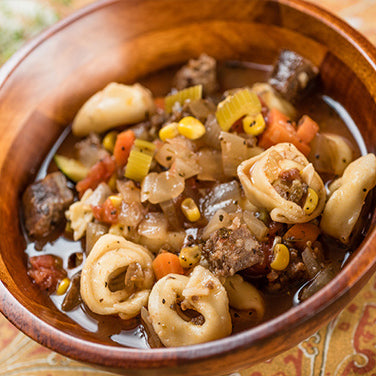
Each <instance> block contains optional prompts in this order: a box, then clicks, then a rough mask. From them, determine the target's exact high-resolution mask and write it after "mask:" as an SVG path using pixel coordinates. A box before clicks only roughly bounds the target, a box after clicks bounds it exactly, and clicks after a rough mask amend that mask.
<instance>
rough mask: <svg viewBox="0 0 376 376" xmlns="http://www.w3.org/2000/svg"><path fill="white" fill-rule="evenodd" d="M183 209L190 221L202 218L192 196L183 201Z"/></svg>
mask: <svg viewBox="0 0 376 376" xmlns="http://www.w3.org/2000/svg"><path fill="white" fill-rule="evenodd" d="M181 211H182V212H183V214H184V216H185V218H187V219H188V221H190V222H197V221H198V220H199V219H200V218H201V214H200V210H199V209H198V207H197V205H196V203H195V202H194V200H193V199H192V198H190V197H189V198H186V199H185V200H184V201H183V202H182V203H181Z"/></svg>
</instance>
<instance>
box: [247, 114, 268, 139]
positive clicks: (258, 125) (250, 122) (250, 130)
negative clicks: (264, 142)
mask: <svg viewBox="0 0 376 376" xmlns="http://www.w3.org/2000/svg"><path fill="white" fill-rule="evenodd" d="M242 123H243V129H244V132H245V133H247V134H250V135H252V136H258V135H260V134H261V133H262V132H264V130H265V120H264V117H263V116H262V114H261V113H260V114H257V115H247V116H246V117H244V118H243V121H242Z"/></svg>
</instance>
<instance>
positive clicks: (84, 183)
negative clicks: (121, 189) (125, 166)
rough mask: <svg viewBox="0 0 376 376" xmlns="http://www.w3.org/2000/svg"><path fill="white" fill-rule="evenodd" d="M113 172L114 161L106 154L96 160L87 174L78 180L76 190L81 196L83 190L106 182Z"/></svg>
mask: <svg viewBox="0 0 376 376" xmlns="http://www.w3.org/2000/svg"><path fill="white" fill-rule="evenodd" d="M114 172H115V161H114V160H113V159H112V158H111V157H110V156H107V157H105V158H103V159H102V160H100V161H99V162H97V163H96V164H95V165H94V166H93V167H92V168H91V169H90V170H89V173H88V174H87V176H86V178H85V179H82V180H80V181H79V182H78V183H77V185H76V190H77V192H78V193H79V196H80V197H81V196H82V195H83V194H84V192H85V191H86V190H87V189H89V188H91V189H95V188H97V186H98V185H99V184H100V183H102V182H108V180H110V178H111V176H112V174H113V173H114Z"/></svg>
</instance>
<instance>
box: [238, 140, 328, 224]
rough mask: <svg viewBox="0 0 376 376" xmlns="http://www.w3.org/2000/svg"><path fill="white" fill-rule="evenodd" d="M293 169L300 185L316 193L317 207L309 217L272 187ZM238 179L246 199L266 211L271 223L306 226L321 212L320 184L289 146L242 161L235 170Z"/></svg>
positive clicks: (310, 166) (310, 169)
mask: <svg viewBox="0 0 376 376" xmlns="http://www.w3.org/2000/svg"><path fill="white" fill-rule="evenodd" d="M295 168H296V169H298V170H299V172H300V177H301V179H302V180H303V181H304V183H306V184H307V186H308V187H309V188H311V189H313V190H314V191H315V192H316V193H317V196H318V201H317V205H316V207H315V209H314V210H313V211H312V212H310V213H307V212H306V211H305V210H304V208H303V207H302V206H300V205H298V204H297V203H295V202H293V201H289V200H287V199H285V198H283V197H282V196H281V195H280V194H279V193H278V192H277V191H276V189H275V188H274V187H273V183H274V182H275V181H276V180H277V179H278V178H279V176H280V174H281V173H282V172H283V171H287V170H291V169H295ZM238 176H239V179H240V182H241V183H242V186H243V189H244V192H245V194H246V197H247V199H248V200H249V201H250V202H251V203H252V204H253V205H255V206H256V207H258V208H265V209H267V210H268V211H269V212H270V217H271V218H272V220H273V221H276V222H282V223H289V224H290V223H291V224H293V223H304V222H308V221H310V220H312V219H314V218H316V217H317V216H318V215H320V214H321V212H322V210H323V208H324V205H325V199H326V192H325V187H324V183H323V182H322V180H321V178H320V176H319V175H318V174H317V172H316V171H315V169H314V168H313V166H312V164H311V163H309V162H308V160H307V159H306V157H305V156H304V155H303V154H302V153H301V152H300V151H299V150H298V149H297V148H296V147H295V146H294V145H292V144H289V143H281V144H278V145H275V146H272V147H270V148H269V149H267V150H266V151H264V152H263V153H262V154H260V155H257V156H256V157H253V158H251V159H248V160H247V161H244V162H243V163H241V164H240V165H239V167H238Z"/></svg>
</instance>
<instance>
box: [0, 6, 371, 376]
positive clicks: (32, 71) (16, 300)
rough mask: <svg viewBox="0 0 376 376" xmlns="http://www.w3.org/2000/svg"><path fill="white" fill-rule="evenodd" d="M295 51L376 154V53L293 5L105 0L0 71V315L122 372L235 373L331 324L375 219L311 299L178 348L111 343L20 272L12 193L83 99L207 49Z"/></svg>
mask: <svg viewBox="0 0 376 376" xmlns="http://www.w3.org/2000/svg"><path fill="white" fill-rule="evenodd" d="M283 47H285V48H292V49H294V50H296V51H297V52H299V53H301V54H302V55H304V56H306V57H307V58H309V59H311V60H312V61H314V62H315V63H316V64H317V65H320V66H321V77H322V81H323V85H324V87H325V88H326V89H327V90H328V91H329V92H330V93H331V94H332V95H333V97H334V98H335V99H337V100H339V101H340V102H341V103H343V104H344V105H345V106H346V108H347V109H348V111H349V112H350V114H351V115H352V117H353V118H354V120H355V121H356V122H357V124H359V126H360V129H361V132H362V134H363V135H364V136H365V141H366V145H367V147H368V149H369V150H370V151H375V146H376V130H375V128H374V123H375V121H376V105H375V98H376V68H375V67H376V52H375V49H374V48H373V47H372V46H371V45H370V44H369V43H368V42H367V41H366V40H365V39H364V38H362V37H361V36H360V35H359V34H357V33H356V32H355V31H353V30H352V29H351V28H350V27H348V26H347V25H345V24H344V23H343V22H342V21H340V20H338V19H336V18H335V17H333V16H330V15H328V14H327V13H326V12H324V11H322V10H320V9H318V8H316V7H315V6H313V5H308V4H305V3H303V2H301V1H298V0H290V1H287V0H279V1H278V0H233V1H231V2H229V1H222V0H206V1H205V2H202V1H199V0H181V1H179V2H177V1H174V0H159V1H157V2H156V1H153V0H107V1H102V2H100V3H98V4H96V5H93V6H91V7H89V8H87V9H86V10H84V11H81V12H79V13H77V14H76V15H74V16H72V17H71V18H68V19H66V20H65V21H63V22H61V23H59V24H58V25H57V26H55V27H53V28H52V29H50V30H49V31H47V32H46V33H44V34H43V35H42V36H41V37H39V38H38V39H36V40H34V41H33V42H32V43H31V44H29V45H28V46H27V47H25V49H24V50H22V51H20V52H19V53H18V54H16V55H15V56H14V57H13V58H12V59H11V60H10V61H8V63H7V64H6V65H5V66H4V67H3V68H2V70H1V71H0V131H1V134H2V137H1V139H0V187H1V194H0V223H1V226H0V278H1V284H0V310H1V311H2V312H3V313H4V314H5V315H6V316H7V317H8V318H9V319H10V320H11V321H12V322H13V323H14V324H15V325H16V326H17V327H18V328H20V329H21V330H22V331H24V332H25V333H26V334H28V335H29V336H31V337H32V338H34V339H35V340H37V341H38V342H40V343H42V344H43V345H45V346H47V347H49V348H51V349H53V350H55V351H58V352H60V353H62V354H64V355H67V356H70V357H72V358H74V359H78V360H82V361H86V362H88V363H91V364H94V365H97V366H101V367H107V369H109V370H112V371H115V372H119V373H124V374H129V375H146V376H147V375H172V374H176V373H181V374H185V375H195V374H200V375H211V374H215V373H218V372H220V373H225V372H231V371H234V370H236V369H239V368H244V367H247V366H250V365H251V364H254V363H256V362H258V361H261V360H263V359H266V358H270V357H271V356H273V355H276V354H277V353H279V352H281V351H284V350H286V349H287V348H289V347H291V346H293V345H294V344H296V343H298V342H300V341H301V340H302V339H303V338H306V337H307V336H308V335H310V334H311V333H313V332H314V331H315V330H317V329H318V328H319V327H321V326H322V325H324V324H325V323H326V322H327V321H329V320H330V319H331V318H332V317H333V316H334V315H335V314H337V313H338V312H339V311H340V309H342V308H343V307H344V306H345V304H346V303H348V302H349V301H350V300H351V299H352V298H353V297H354V296H355V294H356V293H357V292H358V291H359V290H360V288H361V287H362V286H363V285H364V284H365V283H366V281H367V280H368V278H369V277H370V275H371V274H372V272H373V271H374V270H375V265H374V263H375V262H374V260H375V258H376V239H375V238H376V235H375V232H374V231H375V229H374V226H375V215H374V216H373V218H372V224H371V227H370V231H369V233H368V235H367V238H366V239H365V241H364V242H363V244H362V245H361V247H360V249H358V250H357V253H356V257H354V258H353V260H352V261H351V262H350V263H349V264H348V265H347V266H346V268H345V269H344V270H343V271H342V272H341V273H340V275H338V276H337V277H336V279H335V280H334V281H333V282H332V283H330V284H329V285H328V286H326V287H325V288H324V289H323V290H321V291H320V292H319V293H318V294H316V295H315V296H314V297H313V298H312V299H310V300H308V301H307V302H305V303H303V304H301V305H300V306H298V307H295V308H293V309H291V310H290V311H288V312H286V313H285V314H283V315H281V316H279V317H277V318H275V319H273V320H271V321H270V322H268V323H266V324H263V325H260V326H258V327H257V328H255V329H253V330H249V331H246V332H244V333H241V334H238V335H236V336H232V337H229V338H226V339H223V340H220V341H215V342H212V343H208V344H202V345H198V346H192V347H188V348H179V349H162V350H149V351H146V350H133V349H126V348H121V347H117V346H109V345H107V344H104V343H100V341H99V340H98V339H97V338H95V337H94V336H93V335H92V334H91V333H89V332H87V331H85V330H84V329H82V328H81V327H79V326H78V325H77V324H75V323H74V322H72V321H71V320H69V319H68V318H67V317H66V316H65V315H63V314H62V313H60V312H59V311H57V309H56V308H55V307H54V306H53V305H52V303H51V302H50V301H49V300H48V299H46V298H45V297H43V295H42V294H40V293H39V291H38V290H37V289H36V288H35V287H34V286H33V285H32V283H31V282H30V280H29V279H28V278H27V276H26V261H25V257H24V252H23V250H24V247H25V243H24V240H23V237H22V233H21V230H20V218H19V216H18V208H19V198H20V194H21V193H22V191H23V190H24V188H25V186H26V184H27V183H29V182H30V181H31V180H32V178H33V176H34V174H35V172H36V170H37V168H38V166H39V164H40V163H41V161H42V160H43V158H44V157H45V155H46V154H47V152H48V150H49V148H50V147H51V146H52V144H53V143H54V141H55V140H56V139H57V137H58V135H59V134H60V133H61V131H62V130H63V129H64V127H65V126H66V124H67V123H68V122H69V121H70V120H71V119H72V118H73V116H74V113H75V112H76V111H77V109H78V108H79V107H80V106H81V104H82V103H83V102H84V101H85V100H86V99H87V98H88V96H90V95H91V94H93V93H94V92H95V91H97V90H98V89H100V88H102V87H103V86H104V85H105V84H106V83H108V82H109V81H113V80H116V81H122V82H133V81H135V80H137V79H138V78H139V77H140V76H142V75H144V74H146V73H149V72H152V71H155V70H157V69H160V68H163V67H166V66H169V65H171V64H175V63H181V62H183V61H186V60H187V59H188V58H190V57H193V56H197V55H198V54H200V53H201V52H206V53H208V54H211V55H213V56H215V57H216V58H218V59H228V58H231V59H250V60H255V61H259V62H272V61H273V59H274V58H275V57H276V55H277V53H278V51H279V49H280V48H283Z"/></svg>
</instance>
